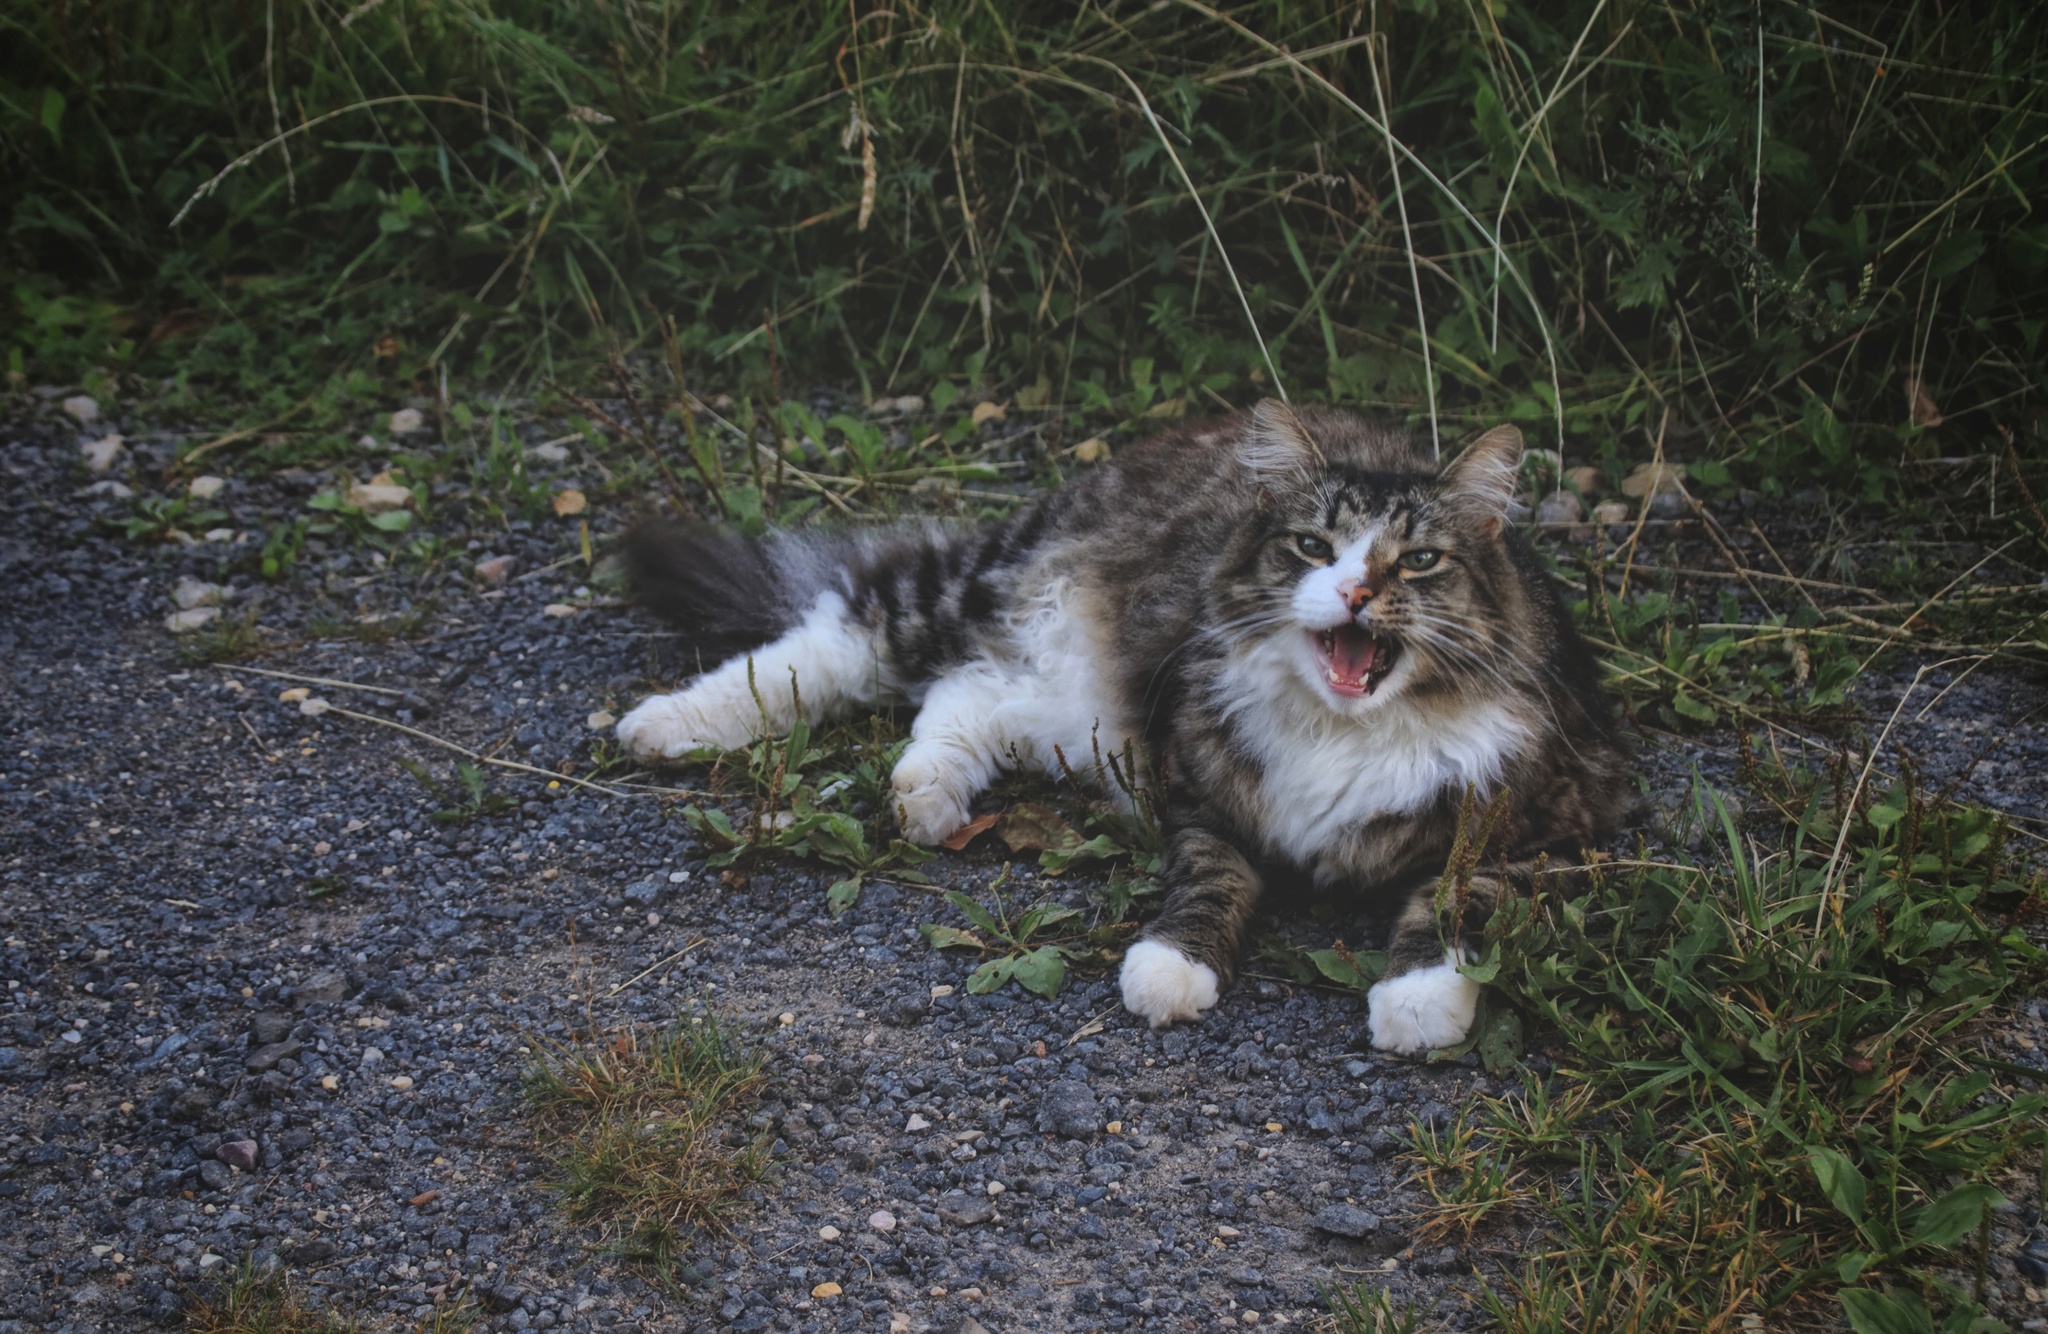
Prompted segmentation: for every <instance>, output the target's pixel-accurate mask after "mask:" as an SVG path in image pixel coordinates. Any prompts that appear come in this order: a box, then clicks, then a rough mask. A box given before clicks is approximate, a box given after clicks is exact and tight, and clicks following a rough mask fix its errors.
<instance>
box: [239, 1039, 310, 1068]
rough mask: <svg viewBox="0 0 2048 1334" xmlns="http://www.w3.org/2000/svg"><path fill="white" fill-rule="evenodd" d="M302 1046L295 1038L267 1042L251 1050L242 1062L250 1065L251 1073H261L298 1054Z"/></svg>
mask: <svg viewBox="0 0 2048 1334" xmlns="http://www.w3.org/2000/svg"><path fill="white" fill-rule="evenodd" d="M300 1046H301V1044H300V1043H299V1042H298V1041H297V1040H296V1039H293V1038H285V1039H284V1040H283V1041H281V1042H266V1043H264V1044H263V1045H262V1046H260V1047H258V1048H256V1049H255V1050H254V1051H252V1052H250V1053H249V1055H248V1057H247V1058H246V1059H245V1060H244V1061H243V1062H242V1064H243V1065H245V1066H247V1067H248V1070H249V1073H250V1074H252V1075H260V1074H262V1073H263V1072H264V1071H266V1070H271V1069H274V1068H276V1066H277V1063H278V1062H279V1061H282V1060H285V1059H286V1058H288V1057H292V1056H297V1055H298V1054H299V1050H300Z"/></svg>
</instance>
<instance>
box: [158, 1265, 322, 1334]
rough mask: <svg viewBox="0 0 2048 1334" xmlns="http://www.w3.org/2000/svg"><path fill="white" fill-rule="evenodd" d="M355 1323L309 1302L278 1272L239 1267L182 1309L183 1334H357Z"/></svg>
mask: <svg viewBox="0 0 2048 1334" xmlns="http://www.w3.org/2000/svg"><path fill="white" fill-rule="evenodd" d="M361 1328H362V1325H361V1323H360V1322H358V1321H356V1320H354V1319H352V1318H349V1317H346V1316H343V1315H341V1314H339V1313H337V1312H335V1311H334V1310H332V1309H330V1308H328V1307H326V1306H322V1305H320V1304H319V1303H317V1302H315V1301H313V1300H312V1299H311V1298H310V1297H309V1296H307V1294H306V1293H305V1292H304V1291H302V1290H301V1289H300V1288H299V1287H298V1286H297V1285H296V1284H293V1283H291V1282H290V1281H289V1280H287V1279H286V1278H285V1276H284V1275H283V1274H281V1273H276V1272H269V1273H264V1272H259V1271H258V1270H257V1269H256V1268H255V1267H254V1266H252V1265H248V1264H244V1265H243V1266H242V1267H241V1268H239V1269H237V1270H236V1271H235V1272H234V1273H233V1274H231V1275H229V1276H228V1277H227V1278H226V1279H224V1280H222V1281H221V1282H220V1283H219V1284H218V1285H217V1286H216V1287H214V1288H213V1289H212V1290H210V1291H207V1292H203V1293H199V1294H196V1295H195V1296H194V1297H193V1299H192V1302H191V1304H190V1305H189V1306H187V1307H186V1308H185V1329H186V1331H187V1334H357V1331H358V1330H360V1329H361Z"/></svg>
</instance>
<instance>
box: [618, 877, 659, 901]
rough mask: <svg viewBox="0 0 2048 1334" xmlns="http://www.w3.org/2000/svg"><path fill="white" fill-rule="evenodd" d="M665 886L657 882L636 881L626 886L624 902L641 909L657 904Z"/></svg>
mask: <svg viewBox="0 0 2048 1334" xmlns="http://www.w3.org/2000/svg"><path fill="white" fill-rule="evenodd" d="M664 888H665V886H664V885H663V884H662V883H661V882H660V881H659V880H636V881H634V882H633V883H632V884H630V885H628V886H626V890H625V894H626V900H627V901H628V902H630V903H637V904H639V905H641V906H642V907H646V906H649V905H651V904H654V903H658V902H660V900H661V894H662V890H663V889H664Z"/></svg>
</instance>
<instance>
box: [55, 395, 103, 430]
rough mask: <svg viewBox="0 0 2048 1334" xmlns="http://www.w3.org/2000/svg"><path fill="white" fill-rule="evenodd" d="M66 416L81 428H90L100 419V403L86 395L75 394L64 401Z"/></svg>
mask: <svg viewBox="0 0 2048 1334" xmlns="http://www.w3.org/2000/svg"><path fill="white" fill-rule="evenodd" d="M63 408H64V415H65V416H67V417H70V418H71V419H72V420H73V421H75V422H77V423H78V424H79V425H80V426H90V425H92V423H94V422H96V421H98V420H99V419H100V405H99V403H98V402H97V401H96V400H94V399H92V398H91V397H89V396H87V395H85V394H73V395H72V396H71V397H70V398H67V399H65V400H64V403H63Z"/></svg>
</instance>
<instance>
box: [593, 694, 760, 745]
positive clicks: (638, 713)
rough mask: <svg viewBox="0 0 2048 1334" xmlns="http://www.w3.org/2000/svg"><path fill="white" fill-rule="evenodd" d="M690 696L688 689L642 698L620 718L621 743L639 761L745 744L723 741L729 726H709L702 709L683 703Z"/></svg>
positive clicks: (743, 740)
mask: <svg viewBox="0 0 2048 1334" xmlns="http://www.w3.org/2000/svg"><path fill="white" fill-rule="evenodd" d="M687 697H688V692H687V691H686V692H684V693H683V694H679V695H655V696H653V697H652V698H650V699H647V700H643V701H642V702H641V703H640V705H639V707H638V708H635V709H634V710H633V711H632V712H631V713H628V714H627V715H626V716H625V717H623V718H621V719H619V727H618V736H619V743H620V744H621V745H623V746H624V747H625V748H626V750H627V752H628V753H629V754H631V755H632V756H633V757H634V758H635V759H639V760H673V759H677V758H679V757H681V756H684V755H687V754H689V753H690V752H691V751H693V750H703V749H705V748H706V747H715V748H718V749H726V748H728V747H730V746H735V745H743V744H745V742H746V741H747V740H748V738H745V737H741V738H739V739H738V740H735V741H727V740H724V739H723V738H722V737H721V736H720V735H719V734H720V733H721V732H722V731H729V730H730V729H721V728H717V727H713V726H710V725H708V724H707V722H706V720H705V718H704V717H703V712H702V710H700V709H695V708H692V707H690V706H689V705H688V704H686V703H685V702H684V701H685V700H686V699H687Z"/></svg>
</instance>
